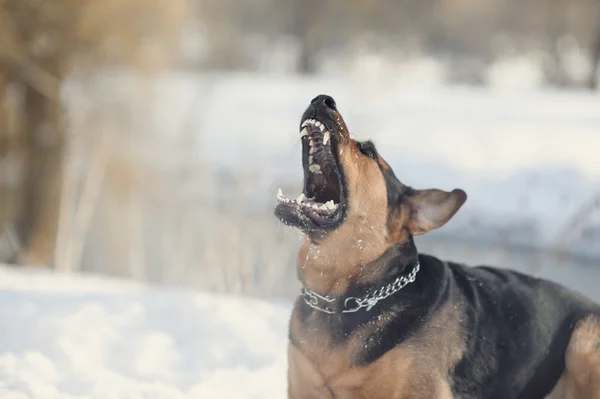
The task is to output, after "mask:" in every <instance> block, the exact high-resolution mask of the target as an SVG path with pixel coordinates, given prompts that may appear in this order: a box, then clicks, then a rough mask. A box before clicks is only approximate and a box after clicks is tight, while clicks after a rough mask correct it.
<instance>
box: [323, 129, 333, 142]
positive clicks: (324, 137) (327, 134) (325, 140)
mask: <svg viewBox="0 0 600 399" xmlns="http://www.w3.org/2000/svg"><path fill="white" fill-rule="evenodd" d="M330 136H331V133H329V131H326V132H325V134H324V135H323V145H327V142H328V141H329V137H330Z"/></svg>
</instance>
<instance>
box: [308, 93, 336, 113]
mask: <svg viewBox="0 0 600 399" xmlns="http://www.w3.org/2000/svg"><path fill="white" fill-rule="evenodd" d="M310 103H311V104H317V105H325V106H326V107H329V108H331V109H333V110H336V109H337V108H336V104H335V100H334V99H333V97H331V96H328V95H326V94H320V95H318V96H316V97H315V98H313V99H312V101H311V102H310Z"/></svg>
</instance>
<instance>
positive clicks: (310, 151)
mask: <svg viewBox="0 0 600 399" xmlns="http://www.w3.org/2000/svg"><path fill="white" fill-rule="evenodd" d="M315 151H316V149H315V147H310V149H309V150H308V153H309V154H313V153H314V152H315Z"/></svg>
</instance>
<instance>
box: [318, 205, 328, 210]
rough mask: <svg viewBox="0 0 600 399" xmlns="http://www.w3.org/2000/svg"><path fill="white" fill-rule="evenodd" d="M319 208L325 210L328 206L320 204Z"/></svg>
mask: <svg viewBox="0 0 600 399" xmlns="http://www.w3.org/2000/svg"><path fill="white" fill-rule="evenodd" d="M319 209H320V210H322V211H326V210H327V209H329V208H327V205H325V204H323V205H321V206H320V207H319Z"/></svg>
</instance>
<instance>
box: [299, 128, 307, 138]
mask: <svg viewBox="0 0 600 399" xmlns="http://www.w3.org/2000/svg"><path fill="white" fill-rule="evenodd" d="M304 136H308V129H307V128H304V129H302V131H301V132H300V138H302V137H304Z"/></svg>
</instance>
